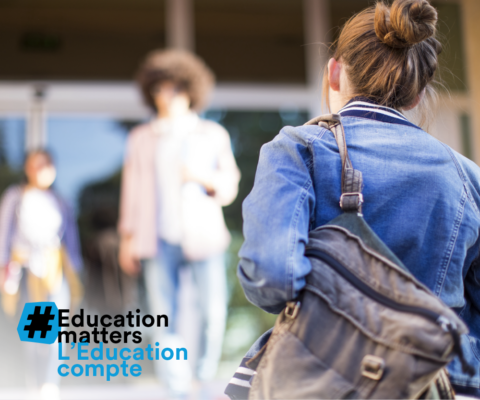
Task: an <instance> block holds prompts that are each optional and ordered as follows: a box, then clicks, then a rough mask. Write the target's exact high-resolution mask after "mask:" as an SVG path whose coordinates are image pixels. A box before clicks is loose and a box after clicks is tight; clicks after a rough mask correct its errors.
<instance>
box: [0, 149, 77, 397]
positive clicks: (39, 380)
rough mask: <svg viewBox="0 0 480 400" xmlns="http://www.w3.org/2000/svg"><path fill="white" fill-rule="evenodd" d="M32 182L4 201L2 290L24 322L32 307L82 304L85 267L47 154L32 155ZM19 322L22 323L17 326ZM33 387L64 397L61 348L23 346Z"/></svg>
mask: <svg viewBox="0 0 480 400" xmlns="http://www.w3.org/2000/svg"><path fill="white" fill-rule="evenodd" d="M24 172H25V176H26V183H24V184H20V185H13V186H10V187H9V188H8V189H7V190H6V191H5V193H4V195H3V197H2V199H1V202H0V288H1V294H2V307H3V310H4V312H5V313H6V314H7V315H9V316H11V317H16V319H17V320H19V318H20V315H21V312H22V309H23V305H24V304H25V303H26V302H41V301H53V302H55V304H56V305H57V307H58V308H65V309H68V308H70V307H71V306H72V304H73V303H76V302H78V301H79V299H80V296H81V292H82V290H81V285H80V283H79V280H78V278H77V275H76V274H77V273H78V271H79V270H80V269H81V267H82V260H81V256H80V250H79V249H80V246H79V241H78V233H77V226H76V223H75V218H74V214H73V212H72V210H71V209H70V208H69V207H68V205H67V204H66V203H65V202H64V201H63V200H62V199H61V198H60V197H59V195H58V194H57V193H55V192H54V191H53V190H52V188H51V186H52V184H53V182H54V180H55V177H56V170H55V166H54V165H53V162H52V157H51V155H50V154H49V153H48V152H47V151H45V150H35V151H32V152H30V153H28V154H27V156H26V159H25V164H24ZM17 323H18V321H17ZM23 345H24V347H25V353H26V357H27V382H28V385H29V386H30V387H32V388H33V387H35V388H40V394H41V397H42V398H45V399H57V398H59V388H58V385H59V380H60V375H59V374H58V373H57V368H58V365H59V364H60V362H59V360H58V355H57V346H55V345H52V346H45V345H42V344H38V343H32V342H23Z"/></svg>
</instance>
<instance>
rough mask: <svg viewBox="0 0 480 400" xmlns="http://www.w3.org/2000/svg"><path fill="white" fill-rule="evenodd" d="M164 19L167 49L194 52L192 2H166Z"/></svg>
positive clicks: (180, 0) (174, 0) (176, 0)
mask: <svg viewBox="0 0 480 400" xmlns="http://www.w3.org/2000/svg"><path fill="white" fill-rule="evenodd" d="M166 18H167V19H166V24H165V26H166V44H167V47H169V48H175V49H184V50H189V51H194V50H195V28H194V16H193V0H167V3H166Z"/></svg>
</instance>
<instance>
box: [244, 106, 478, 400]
mask: <svg viewBox="0 0 480 400" xmlns="http://www.w3.org/2000/svg"><path fill="white" fill-rule="evenodd" d="M340 115H341V116H342V122H343V124H344V127H345V136H346V141H347V145H348V149H349V154H350V158H351V160H352V163H353V166H354V168H355V169H358V170H360V171H362V173H363V179H364V185H365V187H364V191H363V194H364V200H365V203H364V206H363V214H364V217H365V220H366V221H367V223H368V224H369V225H370V226H371V227H372V229H373V230H374V231H375V232H376V233H377V235H378V236H379V237H380V238H381V239H382V240H383V241H384V243H385V244H386V245H387V246H388V247H389V248H390V249H391V250H392V251H393V252H394V253H395V254H396V255H397V256H398V257H399V258H400V259H401V260H402V261H403V263H404V264H405V265H406V266H407V268H408V269H409V270H410V271H411V272H412V273H413V274H414V275H415V276H416V277H417V278H418V279H419V280H420V281H421V282H423V283H424V284H425V285H426V286H428V287H429V288H430V289H431V290H432V292H433V293H435V294H436V295H438V296H439V297H440V298H441V299H442V300H443V301H444V302H445V303H446V304H447V305H448V306H450V307H452V308H454V309H455V310H456V311H457V312H458V313H459V315H460V316H461V317H462V318H463V319H464V320H465V322H466V323H467V325H468V326H469V328H470V335H469V336H468V337H464V338H463V342H462V346H463V347H464V350H465V354H466V357H467V359H468V360H469V361H470V362H471V363H472V364H473V365H474V366H475V369H476V371H477V373H476V374H475V376H474V377H469V376H468V375H465V374H464V373H462V369H461V366H460V363H459V362H458V360H454V361H453V362H452V363H451V364H450V365H449V372H450V375H451V380H452V383H454V384H455V385H456V387H457V390H459V391H460V392H463V393H470V394H477V395H478V394H480V390H479V387H480V340H479V339H480V261H479V250H480V211H479V208H480V168H479V167H478V166H477V165H476V164H474V163H473V162H472V161H470V160H468V159H466V158H465V157H463V156H462V155H460V154H458V153H457V152H455V151H454V150H452V149H451V148H450V147H448V146H447V145H445V144H443V143H441V142H439V141H438V140H436V139H435V138H433V137H432V136H430V135H429V134H428V133H426V132H424V131H423V130H422V129H420V128H419V127H417V126H416V125H414V124H412V123H410V122H409V121H407V120H406V119H405V117H403V115H402V114H400V113H398V112H397V111H395V110H393V109H390V108H386V107H380V106H377V105H375V104H372V103H368V102H367V101H366V100H364V99H360V101H359V99H354V100H353V101H351V102H350V103H348V104H347V105H346V106H345V107H344V108H343V109H342V110H341V111H340ZM340 183H341V162H340V156H339V153H338V148H337V144H336V142H335V139H334V137H333V134H332V133H331V132H330V131H328V130H326V129H323V128H320V127H318V126H300V127H290V126H287V127H285V128H283V129H282V131H281V132H280V133H279V135H277V136H276V137H275V139H274V140H273V141H271V142H270V143H267V144H265V145H264V146H263V147H262V150H261V153H260V160H259V164H258V168H257V173H256V177H255V184H254V187H253V190H252V192H251V193H250V194H249V196H248V197H247V198H246V199H245V202H244V203H243V217H244V235H245V243H244V245H243V246H242V248H241V250H240V257H241V260H240V263H239V266H238V277H239V279H240V282H241V284H242V286H243V289H244V291H245V295H246V296H247V298H248V299H249V300H250V301H251V302H252V303H253V304H255V305H257V306H258V307H260V308H262V309H264V310H266V311H268V312H272V313H278V312H280V311H281V310H282V309H283V307H284V305H285V302H286V301H289V300H291V299H293V298H295V297H296V296H297V295H298V293H299V291H300V290H302V288H303V287H304V285H305V277H306V275H307V274H308V273H309V272H310V269H311V266H310V263H309V261H308V259H307V258H306V257H305V256H304V251H305V245H306V243H307V241H308V232H309V231H310V230H312V229H314V228H316V227H318V226H320V225H324V224H326V223H327V222H329V221H330V220H332V219H333V218H335V217H336V216H338V215H339V214H340V213H341V209H340V206H339V198H340V194H341V189H340ZM458 387H460V389H459V388H458Z"/></svg>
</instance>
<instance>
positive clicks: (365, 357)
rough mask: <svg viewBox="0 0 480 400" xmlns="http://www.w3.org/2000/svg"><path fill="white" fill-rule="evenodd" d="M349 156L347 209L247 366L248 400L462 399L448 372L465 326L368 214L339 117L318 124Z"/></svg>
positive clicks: (326, 231)
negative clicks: (364, 211)
mask: <svg viewBox="0 0 480 400" xmlns="http://www.w3.org/2000/svg"><path fill="white" fill-rule="evenodd" d="M307 124H309V125H316V124H318V125H320V126H322V127H324V128H326V129H329V130H331V131H332V132H333V134H334V136H335V139H336V142H337V145H338V148H339V153H340V157H341V160H342V195H341V197H340V207H341V208H342V210H343V213H342V214H341V215H340V216H338V217H337V218H335V219H334V220H332V221H331V222H330V223H328V224H326V225H323V226H320V227H318V228H316V229H315V230H313V231H311V232H310V234H309V241H308V245H307V247H306V256H307V257H308V258H309V260H310V262H311V265H312V271H311V273H310V274H309V275H308V276H307V280H306V286H305V288H304V290H303V291H302V292H301V293H300V295H299V297H298V298H297V299H295V300H294V301H291V302H288V303H287V305H286V307H285V309H284V310H283V311H282V312H281V314H280V315H279V316H278V318H277V320H276V323H275V326H274V328H273V332H272V334H271V336H270V338H269V339H268V342H267V343H266V344H265V346H264V347H263V348H262V349H261V350H260V351H259V352H258V353H257V355H256V356H255V357H253V358H252V359H250V361H248V362H247V364H246V366H247V367H248V368H249V369H250V370H254V371H255V372H253V371H252V377H251V379H250V384H251V388H250V392H249V399H345V398H348V399H354V398H362V399H370V398H371V399H407V398H408V399H418V398H454V392H453V389H452V387H451V385H450V382H449V380H448V377H447V373H446V370H445V368H444V367H445V366H446V365H447V364H448V363H449V362H450V361H451V360H452V359H453V358H454V357H455V356H459V358H460V361H461V362H462V367H463V368H464V371H466V372H469V373H472V372H473V371H472V367H471V366H470V365H469V364H467V362H466V360H465V358H464V357H463V353H462V350H461V346H460V335H462V334H465V333H467V331H468V330H467V327H466V326H465V324H464V323H463V322H462V321H461V320H460V318H459V317H458V316H457V315H456V314H455V313H454V312H453V311H452V310H451V309H450V308H449V307H447V306H446V305H445V304H444V303H443V302H442V301H441V300H440V299H439V298H437V297H436V296H435V295H434V294H433V293H432V292H431V291H430V290H429V289H428V288H427V287H425V286H424V285H423V284H422V283H420V282H419V281H418V280H417V279H416V278H415V277H414V276H413V275H412V274H411V273H410V272H409V271H408V270H407V268H406V267H405V266H404V265H403V264H402V262H401V261H400V260H399V259H398V258H397V257H396V256H395V255H394V254H393V252H392V251H391V250H390V249H389V248H388V247H387V246H386V245H385V244H384V243H383V242H382V241H381V240H380V238H378V236H377V235H376V234H375V233H374V232H373V230H372V229H371V228H370V227H369V226H368V225H367V223H366V222H365V220H364V219H363V215H362V203H363V196H362V186H363V183H362V174H361V172H360V171H358V170H355V169H354V168H353V166H352V163H351V161H350V159H349V156H348V151H347V145H346V142H345V133H344V130H343V126H342V123H341V119H340V116H339V115H336V114H331V115H326V116H322V117H318V118H315V119H313V120H311V121H309V122H307Z"/></svg>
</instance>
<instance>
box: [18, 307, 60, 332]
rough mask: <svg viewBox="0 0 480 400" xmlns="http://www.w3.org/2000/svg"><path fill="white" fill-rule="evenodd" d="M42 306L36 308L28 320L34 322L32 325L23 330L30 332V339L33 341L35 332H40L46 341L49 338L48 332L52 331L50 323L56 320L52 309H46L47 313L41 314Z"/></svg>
mask: <svg viewBox="0 0 480 400" xmlns="http://www.w3.org/2000/svg"><path fill="white" fill-rule="evenodd" d="M40 309H41V307H40V306H35V310H34V312H33V314H30V315H29V316H28V317H27V319H28V320H30V321H32V322H31V323H30V325H25V327H24V328H23V330H24V331H28V338H29V339H33V337H34V336H35V332H37V331H40V332H41V334H40V338H41V339H45V338H46V337H47V332H48V331H51V330H52V326H51V325H50V321H51V320H52V319H54V318H55V315H54V314H51V312H52V307H51V306H47V307H45V312H44V313H43V314H41V313H40Z"/></svg>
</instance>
